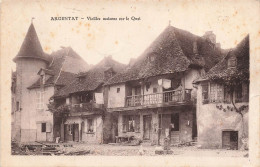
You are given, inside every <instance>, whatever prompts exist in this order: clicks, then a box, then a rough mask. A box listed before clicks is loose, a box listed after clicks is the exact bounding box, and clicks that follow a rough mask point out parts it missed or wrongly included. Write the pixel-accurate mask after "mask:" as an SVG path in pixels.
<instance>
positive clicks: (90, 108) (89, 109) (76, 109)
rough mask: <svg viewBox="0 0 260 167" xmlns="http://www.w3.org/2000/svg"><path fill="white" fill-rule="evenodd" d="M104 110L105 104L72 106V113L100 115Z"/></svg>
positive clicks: (93, 103)
mask: <svg viewBox="0 0 260 167" xmlns="http://www.w3.org/2000/svg"><path fill="white" fill-rule="evenodd" d="M103 110H104V104H97V103H95V102H89V103H80V104H71V105H70V113H72V114H75V113H100V112H102V111H103Z"/></svg>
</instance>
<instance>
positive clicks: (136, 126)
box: [135, 115, 140, 132]
mask: <svg viewBox="0 0 260 167" xmlns="http://www.w3.org/2000/svg"><path fill="white" fill-rule="evenodd" d="M135 132H140V116H139V115H136V116H135Z"/></svg>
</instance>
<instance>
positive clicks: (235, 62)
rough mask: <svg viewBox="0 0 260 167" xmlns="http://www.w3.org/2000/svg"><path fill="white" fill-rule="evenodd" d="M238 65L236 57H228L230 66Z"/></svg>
mask: <svg viewBox="0 0 260 167" xmlns="http://www.w3.org/2000/svg"><path fill="white" fill-rule="evenodd" d="M236 66H237V58H236V57H230V58H229V59H228V68H232V67H236Z"/></svg>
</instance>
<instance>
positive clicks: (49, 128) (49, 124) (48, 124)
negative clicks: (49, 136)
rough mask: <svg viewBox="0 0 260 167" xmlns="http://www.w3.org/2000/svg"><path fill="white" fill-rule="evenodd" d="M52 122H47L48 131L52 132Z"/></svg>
mask: <svg viewBox="0 0 260 167" xmlns="http://www.w3.org/2000/svg"><path fill="white" fill-rule="evenodd" d="M51 127H52V126H51V123H49V122H48V123H46V132H51V131H52V128H51Z"/></svg>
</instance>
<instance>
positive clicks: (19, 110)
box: [13, 23, 50, 141]
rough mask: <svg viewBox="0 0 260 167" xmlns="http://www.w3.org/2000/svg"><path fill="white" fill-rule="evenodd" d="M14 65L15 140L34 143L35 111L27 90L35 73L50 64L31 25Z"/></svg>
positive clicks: (34, 77) (34, 78)
mask: <svg viewBox="0 0 260 167" xmlns="http://www.w3.org/2000/svg"><path fill="white" fill-rule="evenodd" d="M13 61H14V62H15V63H16V74H17V76H16V77H17V81H16V83H17V85H16V112H15V113H16V116H15V121H14V122H15V126H14V128H15V130H14V131H15V133H16V134H14V136H15V139H16V140H18V141H35V138H36V127H35V126H36V125H34V124H35V123H33V122H34V121H33V120H34V117H35V116H34V115H35V114H34V113H35V111H31V109H30V104H31V103H33V101H32V99H30V92H29V90H28V89H27V88H28V87H29V86H31V85H32V84H33V83H35V82H36V81H37V80H38V79H39V76H38V75H37V72H38V71H39V70H40V69H41V68H46V67H47V66H48V64H49V62H50V57H49V55H47V54H45V53H44V52H43V49H42V47H41V44H40V41H39V39H38V36H37V33H36V31H35V28H34V25H33V23H32V24H31V25H30V27H29V29H28V32H27V34H26V36H25V39H24V41H23V43H22V46H21V48H20V50H19V52H18V54H17V55H16V57H15V58H14V59H13Z"/></svg>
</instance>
